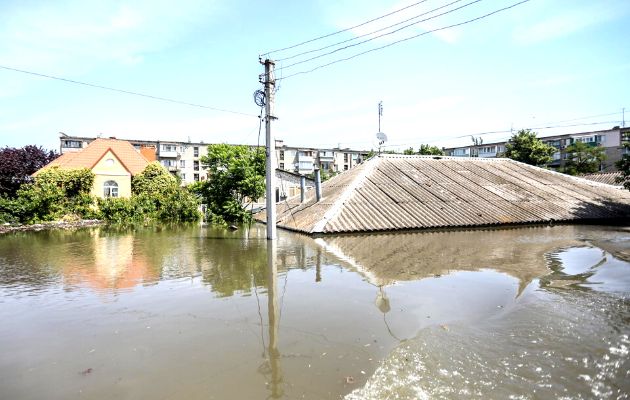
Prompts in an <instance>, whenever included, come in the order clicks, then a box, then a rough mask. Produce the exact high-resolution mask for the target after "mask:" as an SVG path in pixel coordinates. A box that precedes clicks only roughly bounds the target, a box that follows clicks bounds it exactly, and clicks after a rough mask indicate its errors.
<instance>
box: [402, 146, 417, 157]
mask: <svg viewBox="0 0 630 400" xmlns="http://www.w3.org/2000/svg"><path fill="white" fill-rule="evenodd" d="M403 154H404V155H407V156H410V155H412V154H415V152H414V151H413V147H410V148H408V149H405V150H403Z"/></svg>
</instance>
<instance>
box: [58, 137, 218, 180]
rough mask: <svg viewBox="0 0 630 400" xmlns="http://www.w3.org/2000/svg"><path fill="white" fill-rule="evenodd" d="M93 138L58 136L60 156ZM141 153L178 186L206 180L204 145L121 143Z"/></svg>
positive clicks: (143, 141)
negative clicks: (179, 182) (178, 180)
mask: <svg viewBox="0 0 630 400" xmlns="http://www.w3.org/2000/svg"><path fill="white" fill-rule="evenodd" d="M94 139H96V138H93V137H78V136H69V135H66V134H63V133H62V134H61V136H60V138H59V141H60V147H59V152H60V154H63V153H67V152H72V151H79V150H81V149H82V148H84V147H87V145H88V144H89V143H90V142H92V141H93V140H94ZM125 140H127V141H128V142H129V143H131V144H132V145H133V147H135V148H136V150H138V151H139V152H141V153H142V155H144V156H145V157H146V158H147V159H148V160H149V161H159V162H160V164H162V165H163V166H164V167H165V168H166V169H167V170H169V171H170V172H171V173H173V174H177V175H179V176H180V178H181V179H182V184H189V183H193V182H197V181H203V180H205V179H206V177H207V173H206V171H205V170H204V169H203V168H202V165H201V157H203V156H205V155H206V154H208V145H207V144H205V143H203V142H200V143H192V142H175V141H162V140H155V141H153V140H135V139H125Z"/></svg>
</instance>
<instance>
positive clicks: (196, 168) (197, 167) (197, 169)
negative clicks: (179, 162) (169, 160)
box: [193, 160, 199, 171]
mask: <svg viewBox="0 0 630 400" xmlns="http://www.w3.org/2000/svg"><path fill="white" fill-rule="evenodd" d="M193 169H194V170H195V171H199V161H197V160H195V161H193Z"/></svg>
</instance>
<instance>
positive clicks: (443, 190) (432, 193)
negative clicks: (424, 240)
mask: <svg viewBox="0 0 630 400" xmlns="http://www.w3.org/2000/svg"><path fill="white" fill-rule="evenodd" d="M277 207H278V217H277V223H278V226H279V227H281V228H285V229H289V230H293V231H298V232H302V233H306V234H312V235H323V234H337V233H352V232H383V231H402V230H423V229H439V228H463V227H482V226H502V225H519V224H543V223H550V222H576V223H577V222H587V221H590V222H595V221H609V222H610V221H614V222H617V221H619V220H626V219H628V218H629V217H630V192H628V191H623V190H619V189H617V188H615V187H612V186H610V185H605V184H601V183H597V182H592V181H588V180H585V179H581V178H577V177H572V176H568V175H564V174H560V173H557V172H554V171H549V170H546V169H542V168H537V167H533V166H531V165H527V164H523V163H520V162H517V161H513V160H510V159H502V158H492V159H486V158H458V157H440V156H403V155H380V156H376V157H373V158H371V159H370V160H368V161H366V162H364V163H362V164H361V165H359V166H357V167H355V168H354V169H352V170H350V171H347V172H345V173H342V174H340V175H337V176H335V177H333V178H332V179H330V180H328V181H326V182H324V183H323V184H322V197H321V199H319V201H318V199H317V198H316V194H315V191H309V192H308V193H307V196H306V199H305V201H304V202H302V203H300V198H299V196H296V197H292V198H289V199H287V201H285V202H283V203H281V204H278V206H277ZM257 219H258V220H261V221H264V220H265V215H264V213H262V214H259V215H258V216H257Z"/></svg>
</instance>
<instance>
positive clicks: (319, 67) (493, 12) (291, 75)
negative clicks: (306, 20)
mask: <svg viewBox="0 0 630 400" xmlns="http://www.w3.org/2000/svg"><path fill="white" fill-rule="evenodd" d="M528 1H530V0H522V1H520V2H518V3H514V4H512V5H510V6H507V7H503V8H500V9H498V10H495V11H492V12H490V13H487V14H484V15H482V16H479V17H476V18H473V19H469V20H467V21H463V22H459V23H457V24H452V25H448V26H444V27H441V28H436V29H432V30H429V31H426V32H422V33H419V34H417V35H413V36H409V37H407V38H404V39H400V40H396V41H394V42H392V43H388V44H386V45H383V46H380V47H375V48H373V49H370V50H366V51H363V52H361V53H357V54H354V55H352V56H350V57H346V58H341V59H338V60H335V61H331V62H329V63H327V64H322V65H319V66H317V67H315V68H312V69H310V70H306V71H300V72H296V73H293V74H290V75H287V76H285V77H283V78H282V79H283V80H284V79H288V78H292V77H294V76H297V75H303V74H308V73H311V72H314V71H317V70H318V69H321V68H325V67H328V66H331V65H333V64H337V63H340V62H342V61H348V60H351V59H353V58H356V57H359V56H362V55H365V54H368V53H371V52H374V51H377V50H382V49H384V48H387V47H391V46H393V45H396V44H398V43H402V42H406V41H408V40H411V39H415V38H418V37H420V36H424V35H427V34H429V33H433V32H438V31H442V30H445V29H450V28H454V27H457V26H462V25H466V24H470V23H472V22H475V21H479V20H481V19H484V18H487V17H490V16H492V15H494V14H497V13H500V12H502V11H506V10H509V9H511V8H514V7H516V6H519V5H521V4H523V3H527V2H528ZM287 67H288V66H287ZM287 67H285V68H287ZM276 80H277V79H276Z"/></svg>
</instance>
